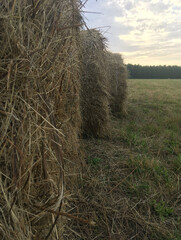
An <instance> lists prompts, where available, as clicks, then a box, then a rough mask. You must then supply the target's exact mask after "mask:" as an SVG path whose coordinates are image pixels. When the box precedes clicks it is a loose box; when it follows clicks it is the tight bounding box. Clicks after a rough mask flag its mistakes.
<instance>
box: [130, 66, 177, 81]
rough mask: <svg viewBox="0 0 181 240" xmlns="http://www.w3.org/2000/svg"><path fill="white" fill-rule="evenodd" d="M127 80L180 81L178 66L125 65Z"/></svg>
mask: <svg viewBox="0 0 181 240" xmlns="http://www.w3.org/2000/svg"><path fill="white" fill-rule="evenodd" d="M127 69H128V73H129V78H134V79H168V78H171V79H181V67H180V66H166V65H164V66H141V65H137V64H135V65H133V64H127Z"/></svg>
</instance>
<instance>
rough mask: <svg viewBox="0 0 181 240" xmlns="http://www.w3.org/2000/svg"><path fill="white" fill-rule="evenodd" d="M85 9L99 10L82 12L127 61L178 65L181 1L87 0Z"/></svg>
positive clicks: (89, 23) (90, 23)
mask: <svg viewBox="0 0 181 240" xmlns="http://www.w3.org/2000/svg"><path fill="white" fill-rule="evenodd" d="M84 10H85V11H88V12H100V13H101V14H96V13H85V14H84V16H85V18H86V22H87V25H88V26H89V27H90V28H98V27H103V28H101V31H102V32H103V34H104V35H105V36H106V37H107V38H108V47H109V49H110V50H111V51H112V52H120V53H121V54H122V55H123V57H124V59H125V62H126V63H133V64H141V65H180V66H181V0H97V1H96V0H89V1H88V3H87V4H86V7H85V9H84ZM106 26H110V28H108V27H106Z"/></svg>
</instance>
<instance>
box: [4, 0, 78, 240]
mask: <svg viewBox="0 0 181 240" xmlns="http://www.w3.org/2000/svg"><path fill="white" fill-rule="evenodd" d="M78 4H79V3H78V1H77V0H61V1H59V0H44V1H33V0H32V1H30V0H16V1H6V0H2V1H1V7H0V44H1V46H3V47H1V49H0V59H1V61H0V93H1V95H0V133H1V137H0V149H1V150H0V223H1V224H0V239H7V240H16V239H17V240H20V239H22V240H25V239H48V238H49V237H50V239H60V236H61V227H62V225H61V224H60V218H58V214H57V212H59V211H60V210H61V207H62V199H63V194H64V189H63V188H64V161H63V157H64V160H69V161H71V164H73V163H72V162H73V160H74V161H76V160H77V158H78V154H79V153H78V134H79V129H80V124H81V118H80V109H79V105H80V104H79V88H80V82H79V81H80V80H79V74H80V68H79V53H78V51H79V49H78V48H77V42H78V41H79V39H78V37H79V27H80V25H81V17H80V13H79V5H78ZM65 165H67V163H66V162H65Z"/></svg>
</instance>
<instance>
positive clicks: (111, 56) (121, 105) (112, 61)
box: [107, 52, 128, 116]
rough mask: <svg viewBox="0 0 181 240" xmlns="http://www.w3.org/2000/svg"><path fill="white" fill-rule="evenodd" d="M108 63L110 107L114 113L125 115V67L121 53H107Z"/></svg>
mask: <svg viewBox="0 0 181 240" xmlns="http://www.w3.org/2000/svg"><path fill="white" fill-rule="evenodd" d="M107 60H108V65H109V68H108V69H109V85H110V95H111V97H110V108H111V111H112V113H113V114H115V115H120V116H121V115H122V116H124V115H126V114H127V113H126V100H127V77H128V73H127V68H126V66H125V65H124V63H123V58H122V56H121V54H118V53H111V52H108V53H107Z"/></svg>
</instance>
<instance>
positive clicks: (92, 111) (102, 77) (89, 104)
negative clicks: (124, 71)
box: [81, 30, 110, 137]
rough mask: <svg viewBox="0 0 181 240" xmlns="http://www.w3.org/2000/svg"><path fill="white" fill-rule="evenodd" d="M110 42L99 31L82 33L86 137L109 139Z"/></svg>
mask: <svg viewBox="0 0 181 240" xmlns="http://www.w3.org/2000/svg"><path fill="white" fill-rule="evenodd" d="M105 43H106V39H105V38H104V37H103V35H102V34H101V33H100V32H99V31H97V30H85V31H82V32H81V46H82V62H83V67H82V77H81V112H82V121H83V134H84V136H94V137H105V136H107V135H109V123H110V116H109V101H108V92H107V84H108V78H107V71H106V58H105V54H106V44H105Z"/></svg>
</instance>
